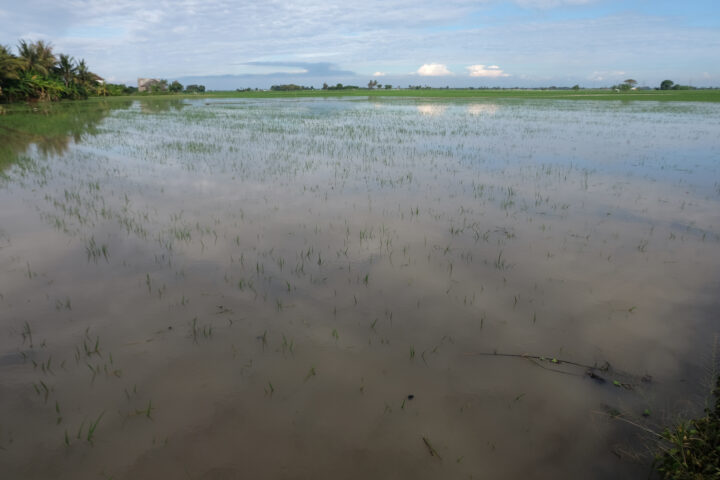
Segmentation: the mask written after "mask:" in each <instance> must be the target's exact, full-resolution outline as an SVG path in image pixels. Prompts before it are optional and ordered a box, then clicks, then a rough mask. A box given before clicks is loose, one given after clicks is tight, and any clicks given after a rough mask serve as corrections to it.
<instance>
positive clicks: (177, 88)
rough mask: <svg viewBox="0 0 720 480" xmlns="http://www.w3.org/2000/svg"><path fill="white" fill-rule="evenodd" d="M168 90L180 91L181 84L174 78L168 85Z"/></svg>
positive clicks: (181, 88)
mask: <svg viewBox="0 0 720 480" xmlns="http://www.w3.org/2000/svg"><path fill="white" fill-rule="evenodd" d="M168 90H170V91H171V92H173V93H178V92H182V90H183V86H182V84H181V83H180V82H178V81H177V80H175V81H173V82H172V83H171V84H170V86H169V87H168Z"/></svg>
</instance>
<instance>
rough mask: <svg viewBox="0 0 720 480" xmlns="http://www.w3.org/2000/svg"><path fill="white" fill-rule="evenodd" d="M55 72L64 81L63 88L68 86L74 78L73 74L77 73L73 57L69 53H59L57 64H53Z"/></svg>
mask: <svg viewBox="0 0 720 480" xmlns="http://www.w3.org/2000/svg"><path fill="white" fill-rule="evenodd" d="M55 73H57V74H58V75H59V76H60V78H62V80H63V82H64V83H65V88H67V87H69V86H70V84H71V83H72V82H73V80H75V74H76V73H77V66H75V59H74V58H73V57H71V56H70V55H65V54H64V53H61V54H60V56H59V57H58V62H57V65H56V66H55Z"/></svg>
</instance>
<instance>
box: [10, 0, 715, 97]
mask: <svg viewBox="0 0 720 480" xmlns="http://www.w3.org/2000/svg"><path fill="white" fill-rule="evenodd" d="M20 39H25V40H31V41H35V40H40V39H42V40H47V41H50V42H51V43H52V44H53V46H54V51H55V52H56V53H67V54H70V55H72V56H73V57H75V58H78V59H79V58H84V59H85V60H86V62H87V63H88V65H89V66H90V68H91V70H92V71H94V72H95V73H97V74H99V75H100V76H102V77H103V78H105V79H106V81H108V82H112V83H125V84H127V85H137V78H138V77H152V78H166V79H169V80H179V81H180V82H181V83H183V84H188V83H200V84H203V85H206V87H207V88H208V89H218V90H219V89H222V90H229V89H232V90H234V89H236V88H269V87H270V86H271V85H273V84H282V83H295V84H300V85H306V86H314V87H315V88H319V87H320V86H322V84H323V83H328V84H330V85H334V84H336V83H343V84H345V85H348V84H352V85H359V86H366V85H367V83H368V82H369V81H370V80H377V82H378V83H379V84H381V85H383V84H391V85H395V86H401V87H407V86H408V85H422V86H426V85H427V86H432V87H445V86H449V87H469V86H472V87H494V86H500V87H542V86H552V85H555V86H572V85H575V84H579V85H580V86H582V87H603V86H610V85H613V84H616V83H620V82H622V81H624V80H626V79H628V78H632V79H635V80H637V81H638V82H639V85H647V86H651V87H656V86H658V85H659V84H660V82H661V81H662V80H665V79H670V80H673V81H674V82H675V83H681V84H684V85H688V84H689V85H693V86H698V87H703V86H720V0H684V1H677V0H675V1H667V0H509V1H499V0H472V1H471V0H445V1H430V0H363V1H358V2H352V1H350V0H345V1H343V2H340V1H335V0H302V1H293V0H285V1H278V0H266V1H258V0H238V1H231V0H219V1H214V0H179V1H169V0H167V1H164V0H159V1H150V0H24V1H18V0H0V44H3V45H8V46H11V47H13V46H16V45H17V43H18V40H20Z"/></svg>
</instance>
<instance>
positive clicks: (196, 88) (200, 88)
mask: <svg viewBox="0 0 720 480" xmlns="http://www.w3.org/2000/svg"><path fill="white" fill-rule="evenodd" d="M185 91H186V92H188V93H202V92H204V91H205V85H195V84H193V85H188V86H187V87H185Z"/></svg>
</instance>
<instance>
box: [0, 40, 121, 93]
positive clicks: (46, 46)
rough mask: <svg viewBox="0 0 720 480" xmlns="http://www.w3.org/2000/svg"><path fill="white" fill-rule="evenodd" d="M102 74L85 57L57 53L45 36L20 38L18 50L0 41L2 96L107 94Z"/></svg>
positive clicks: (0, 88)
mask: <svg viewBox="0 0 720 480" xmlns="http://www.w3.org/2000/svg"><path fill="white" fill-rule="evenodd" d="M107 94H108V92H107V87H106V85H105V84H104V82H103V81H102V78H101V77H100V76H99V75H97V74H96V73H93V72H92V71H90V69H89V67H88V65H87V64H86V63H85V60H84V59H80V60H75V59H74V58H73V57H71V56H70V55H66V54H64V53H60V54H57V55H56V54H55V53H54V52H53V46H52V45H51V44H50V43H49V42H45V41H44V40H38V41H37V42H28V41H26V40H20V42H19V43H18V45H17V53H13V51H12V50H11V48H10V47H7V46H5V45H0V100H3V101H6V102H9V101H23V100H59V99H61V98H87V97H88V96H90V95H107Z"/></svg>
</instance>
